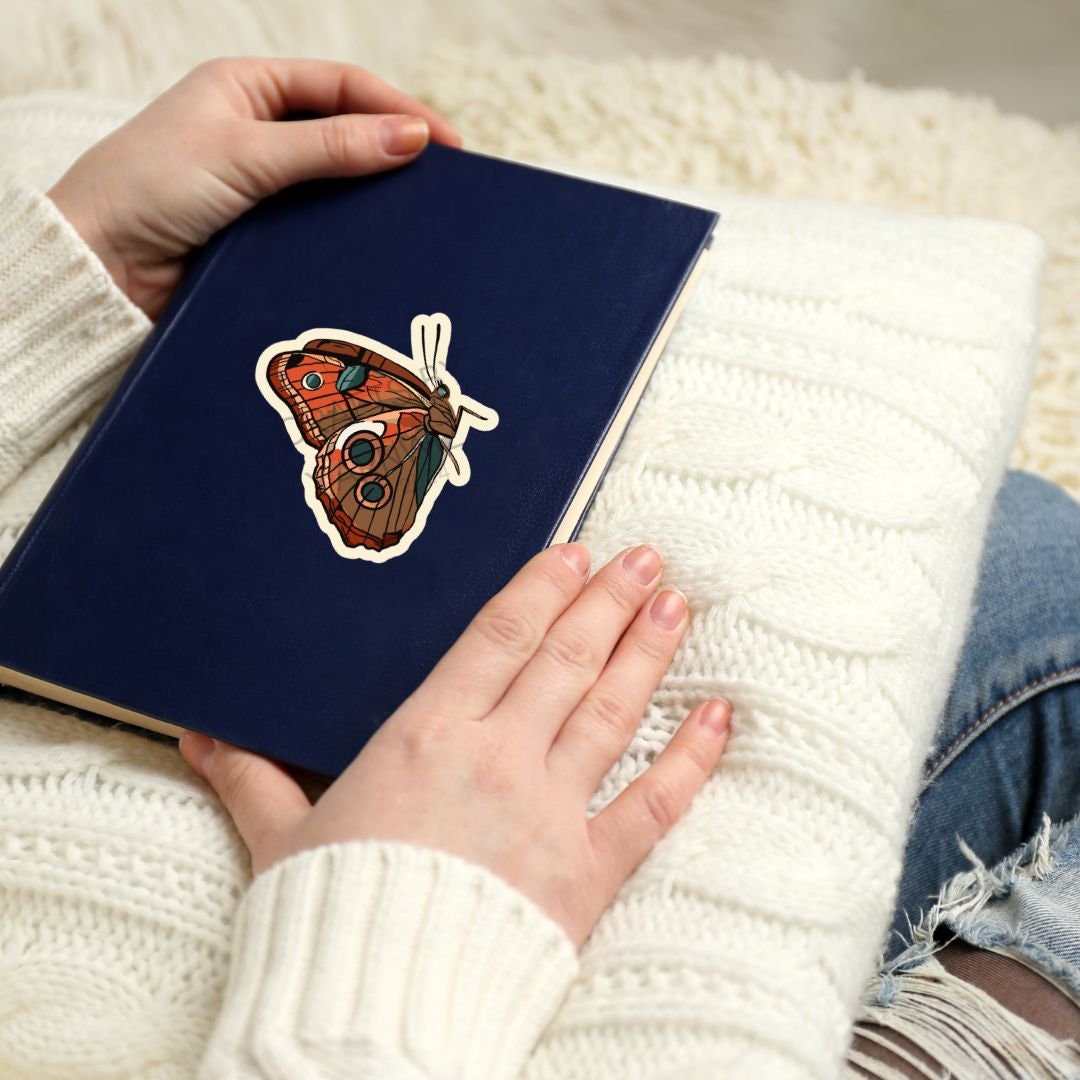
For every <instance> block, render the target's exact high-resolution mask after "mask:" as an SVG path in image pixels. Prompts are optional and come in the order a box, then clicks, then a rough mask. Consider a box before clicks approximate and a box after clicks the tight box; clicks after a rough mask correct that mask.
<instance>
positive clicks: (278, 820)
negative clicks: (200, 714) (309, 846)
mask: <svg viewBox="0 0 1080 1080" xmlns="http://www.w3.org/2000/svg"><path fill="white" fill-rule="evenodd" d="M180 753H181V754H182V755H183V758H184V760H185V761H186V762H187V763H188V764H189V765H190V766H191V767H192V768H193V769H194V770H195V771H196V772H197V773H198V774H199V775H200V776H201V777H202V778H203V779H204V780H205V781H206V782H207V783H208V784H209V785H210V786H211V787H212V788H213V789H214V791H215V793H216V794H217V796H218V798H219V799H220V800H221V802H222V805H223V806H224V807H225V810H226V811H227V812H228V814H229V816H230V817H231V818H232V819H233V822H234V824H235V825H236V831H237V832H239V833H240V837H241V839H242V840H243V841H244V843H245V844H246V845H247V848H248V851H250V852H251V866H252V870H253V871H254V872H255V873H256V874H257V873H259V871H260V870H261V869H263V867H265V866H268V865H269V864H270V863H271V862H273V859H274V848H275V842H276V840H277V838H278V837H280V836H283V835H284V834H285V833H286V832H287V831H288V830H289V829H291V828H292V827H293V826H295V825H296V824H297V822H298V821H299V819H300V818H302V817H303V816H304V814H306V813H307V812H308V811H309V810H310V809H311V803H309V802H308V799H307V796H306V795H305V794H304V793H303V791H301V790H300V785H299V784H297V783H296V781H295V780H294V779H293V778H292V777H291V776H289V774H288V773H287V772H285V770H284V769H283V768H281V766H280V765H276V764H275V763H274V762H272V761H269V760H268V759H267V758H264V757H260V756H259V755H258V754H252V753H249V752H248V751H247V750H241V749H240V748H239V747H236V746H230V745H229V744H228V743H223V742H220V741H219V740H217V739H211V738H208V737H207V736H206V735H200V734H197V733H195V732H191V731H185V732H184V734H183V735H182V736H181V738H180Z"/></svg>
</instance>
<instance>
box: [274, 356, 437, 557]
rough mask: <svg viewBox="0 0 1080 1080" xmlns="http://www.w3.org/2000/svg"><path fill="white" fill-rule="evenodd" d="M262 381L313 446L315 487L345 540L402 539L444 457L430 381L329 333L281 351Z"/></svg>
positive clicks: (377, 543)
mask: <svg viewBox="0 0 1080 1080" xmlns="http://www.w3.org/2000/svg"><path fill="white" fill-rule="evenodd" d="M266 379H267V382H268V384H269V386H270V388H271V389H272V390H273V392H274V393H275V394H276V395H277V396H278V397H279V398H280V399H281V400H282V401H284V402H285V403H286V405H287V406H288V409H289V412H290V414H291V415H292V417H293V418H294V420H295V422H296V428H297V430H298V432H299V433H300V436H301V438H302V439H303V440H304V442H306V443H307V444H308V445H309V446H313V447H315V448H316V449H317V451H318V453H317V454H316V455H315V463H314V467H313V470H312V481H313V483H314V486H315V494H316V496H317V497H318V499H319V502H320V503H321V504H322V507H323V509H324V510H325V511H326V515H327V518H328V519H329V521H330V522H331V523H332V525H333V526H334V528H335V529H336V530H337V532H338V534H339V535H340V536H341V538H342V540H343V542H344V543H345V544H346V545H348V546H349V547H360V546H363V547H367V548H370V549H372V550H374V551H382V550H383V549H385V548H387V547H391V546H393V545H394V544H397V543H399V542H400V541H401V538H402V537H403V536H404V535H405V534H406V533H407V532H408V531H409V529H410V528H411V527H412V526H413V524H414V523H415V521H416V515H417V511H418V509H419V507H420V505H421V503H422V502H423V500H424V497H425V495H426V494H427V492H428V491H429V490H430V488H431V485H432V483H433V482H434V480H435V477H436V476H437V475H438V473H439V470H440V469H441V468H442V465H443V462H444V460H445V450H444V447H443V442H442V440H441V439H440V438H439V436H438V435H437V434H436V433H435V432H434V431H432V429H431V423H430V419H431V417H430V410H431V408H432V404H433V395H432V389H431V388H430V387H428V386H427V385H426V384H425V383H424V382H423V381H422V380H421V379H419V378H418V377H417V376H416V375H414V374H413V373H412V372H411V371H409V370H407V369H406V368H404V367H402V366H401V365H400V364H397V363H396V362H394V361H392V360H390V359H389V358H388V357H385V356H383V355H382V354H380V353H377V352H374V351H373V350H370V349H366V348H363V347H362V346H358V345H355V344H353V343H351V342H346V341H339V340H336V339H330V338H313V339H311V340H310V341H307V342H305V343H304V346H303V348H302V349H297V350H291V351H287V352H281V353H278V354H277V355H275V356H274V357H272V358H271V360H270V363H269V364H268V365H267V368H266Z"/></svg>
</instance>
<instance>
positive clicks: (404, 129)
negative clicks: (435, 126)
mask: <svg viewBox="0 0 1080 1080" xmlns="http://www.w3.org/2000/svg"><path fill="white" fill-rule="evenodd" d="M427 141H428V126H427V121H426V120H422V119H421V118H420V117H419V116H385V117H383V119H382V120H380V121H379V142H380V143H381V144H382V148H383V150H385V151H386V153H388V154H394V155H395V156H397V157H401V156H403V155H404V154H415V153H416V152H417V150H423V148H424V146H425V145H426V144H427Z"/></svg>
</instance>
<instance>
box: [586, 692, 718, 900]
mask: <svg viewBox="0 0 1080 1080" xmlns="http://www.w3.org/2000/svg"><path fill="white" fill-rule="evenodd" d="M730 726H731V706H730V705H729V704H728V702H726V701H724V700H722V699H721V700H716V701H708V702H706V703H705V704H704V705H702V706H700V707H699V708H697V709H695V710H694V711H693V712H692V713H690V715H689V716H688V717H687V718H686V720H684V721H683V723H682V725H681V726H680V727H679V730H678V731H676V732H675V734H674V735H673V736H672V737H671V742H670V743H668V745H667V746H666V747H665V748H664V750H663V752H662V753H661V754H660V756H659V757H658V758H657V759H656V761H655V762H653V764H652V766H651V767H650V768H649V770H648V771H647V772H646V773H645V774H644V775H643V776H639V777H638V778H637V780H635V781H634V782H633V783H632V784H631V785H630V786H629V787H628V788H627V789H626V790H625V791H623V792H622V793H621V794H620V795H618V796H617V797H616V798H615V799H614V800H613V801H612V802H611V803H609V804H608V806H606V807H605V808H604V809H603V810H601V811H600V813H599V814H597V815H596V817H594V818H593V819H592V821H590V822H589V832H590V834H591V837H592V841H593V849H594V851H595V852H596V857H597V859H598V861H599V863H600V865H601V866H603V867H606V872H607V874H608V875H609V877H608V886H609V888H610V892H609V895H610V896H614V895H615V893H616V892H617V891H618V890H619V888H620V887H621V886H622V884H623V882H624V881H626V879H627V878H628V877H629V876H630V874H631V872H632V871H633V869H634V867H636V866H637V865H638V863H640V862H641V860H642V859H644V858H645V856H646V855H648V853H649V852H650V851H651V850H652V849H653V846H654V845H655V844H656V842H657V841H658V840H659V839H660V837H662V836H663V835H664V833H666V832H667V831H668V829H670V828H671V826H672V825H674V824H675V822H676V821H678V820H679V818H680V817H682V815H683V813H684V811H685V810H686V808H687V807H688V806H689V805H690V800H691V799H692V798H693V797H694V795H696V794H697V792H698V790H699V789H700V788H701V785H702V784H704V783H705V781H706V780H707V779H708V778H709V777H710V776H711V775H712V774H713V770H714V769H715V768H716V765H717V762H718V761H719V760H720V755H721V754H722V753H723V751H724V746H725V745H726V744H727V738H728V731H729V729H730Z"/></svg>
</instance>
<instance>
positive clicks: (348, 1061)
mask: <svg viewBox="0 0 1080 1080" xmlns="http://www.w3.org/2000/svg"><path fill="white" fill-rule="evenodd" d="M577 966H578V960H577V952H576V950H575V949H574V946H573V944H572V942H571V941H570V939H569V938H568V937H567V936H566V934H565V933H564V932H563V931H562V929H561V928H560V927H559V926H558V925H557V924H556V923H555V922H554V921H553V920H551V919H550V918H549V917H548V916H547V915H545V914H544V913H543V912H542V911H541V910H540V909H539V908H538V907H537V906H536V905H535V904H533V903H532V901H530V900H529V899H527V898H526V897H525V896H524V895H523V894H521V893H519V892H518V891H517V890H516V889H514V888H512V887H511V886H510V885H508V884H507V883H506V882H504V881H503V880H502V879H501V878H499V877H497V876H496V875H495V874H493V873H491V872H489V871H488V870H486V869H484V868H483V867H480V866H477V865H474V864H473V863H470V862H467V861H466V860H464V859H460V858H458V857H456V856H453V855H449V854H446V853H444V852H441V851H435V850H431V849H427V848H419V847H413V846H411V845H408V844H402V843H388V842H381V841H356V842H353V843H347V844H333V845H328V846H326V847H321V848H316V849H313V850H311V851H306V852H302V853H301V854H299V855H295V856H293V857H291V858H289V859H287V860H285V861H283V862H282V863H279V864H278V865H277V866H274V867H272V868H271V869H270V870H268V871H267V872H266V873H264V874H262V875H260V876H259V877H258V878H256V879H255V881H254V883H253V884H252V886H251V889H250V890H249V891H248V893H247V895H246V896H245V898H244V899H243V901H242V902H241V904H240V907H239V909H238V912H237V921H236V926H235V929H234V939H233V955H232V966H231V970H230V974H229V982H228V987H227V989H226V993H225V1000H224V1003H223V1006H222V1010H221V1013H220V1015H219V1017H218V1022H217V1026H216V1028H215V1030H214V1033H213V1035H212V1037H211V1039H210V1042H209V1044H208V1046H207V1050H206V1055H205V1057H204V1060H203V1063H202V1068H201V1071H200V1074H199V1075H200V1077H203V1078H210V1077H214V1078H217V1077H226V1076H228V1077H249V1076H259V1077H273V1078H277V1077H282V1078H285V1077H288V1078H290V1080H292V1078H295V1077H300V1076H303V1077H319V1078H323V1077H337V1076H342V1077H345V1076H348V1077H354V1076H379V1077H397V1076H409V1077H445V1078H450V1077H455V1078H457V1077H467V1078H469V1080H488V1078H489V1077H513V1076H517V1075H518V1073H519V1072H520V1070H521V1068H522V1067H523V1065H524V1063H525V1060H526V1058H527V1057H528V1055H529V1053H530V1051H531V1050H532V1048H533V1046H534V1045H535V1043H536V1041H537V1039H538V1038H539V1037H540V1034H541V1032H542V1031H543V1030H544V1028H545V1026H546V1025H547V1023H548V1022H549V1020H550V1019H551V1017H552V1016H553V1015H554V1013H555V1011H556V1009H557V1008H558V1006H559V1004H560V1002H561V1001H562V999H563V997H564V995H565V993H566V991H567V988H568V987H569V985H570V982H571V981H572V980H573V978H574V976H575V974H576V972H577Z"/></svg>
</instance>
